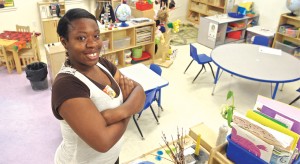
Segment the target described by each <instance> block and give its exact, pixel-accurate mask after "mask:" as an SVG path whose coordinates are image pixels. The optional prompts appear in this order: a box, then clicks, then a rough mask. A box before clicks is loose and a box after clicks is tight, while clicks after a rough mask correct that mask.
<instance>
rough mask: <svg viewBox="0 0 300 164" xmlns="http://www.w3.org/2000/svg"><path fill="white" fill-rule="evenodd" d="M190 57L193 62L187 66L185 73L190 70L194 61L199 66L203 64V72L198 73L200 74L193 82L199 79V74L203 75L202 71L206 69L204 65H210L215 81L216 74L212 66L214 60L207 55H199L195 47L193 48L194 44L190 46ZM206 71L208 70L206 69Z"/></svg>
mask: <svg viewBox="0 0 300 164" xmlns="http://www.w3.org/2000/svg"><path fill="white" fill-rule="evenodd" d="M190 56H191V57H192V61H191V62H190V64H189V65H188V66H187V68H186V69H185V71H184V73H185V72H186V71H187V70H188V68H189V67H190V66H191V64H192V63H193V61H194V60H195V61H196V62H197V63H198V64H201V65H202V67H201V70H200V71H199V72H198V74H197V75H196V77H195V78H194V80H193V82H192V83H194V81H195V80H196V79H197V77H198V76H199V74H200V73H201V71H202V70H203V68H204V69H205V66H204V64H208V65H209V67H210V69H211V73H212V75H213V77H214V79H215V73H214V70H213V69H212V66H211V64H210V62H212V59H211V58H210V57H209V56H207V55H206V54H198V52H197V48H196V47H195V46H193V45H192V44H190ZM205 70H206V69H205Z"/></svg>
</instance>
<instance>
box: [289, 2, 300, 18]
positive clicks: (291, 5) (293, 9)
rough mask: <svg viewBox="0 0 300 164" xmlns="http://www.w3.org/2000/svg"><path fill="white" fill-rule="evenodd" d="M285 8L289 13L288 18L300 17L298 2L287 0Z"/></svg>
mask: <svg viewBox="0 0 300 164" xmlns="http://www.w3.org/2000/svg"><path fill="white" fill-rule="evenodd" d="M286 7H287V8H288V9H289V10H290V11H291V13H290V14H289V15H290V16H296V15H298V16H299V15H300V0H287V1H286ZM297 11H298V13H297ZM296 13H297V14H296Z"/></svg>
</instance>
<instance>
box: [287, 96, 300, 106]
mask: <svg viewBox="0 0 300 164" xmlns="http://www.w3.org/2000/svg"><path fill="white" fill-rule="evenodd" d="M299 99H300V96H298V97H297V98H295V100H293V101H292V102H290V103H289V105H292V104H293V103H294V102H296V101H298V100H299Z"/></svg>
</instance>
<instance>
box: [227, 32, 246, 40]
mask: <svg viewBox="0 0 300 164" xmlns="http://www.w3.org/2000/svg"><path fill="white" fill-rule="evenodd" d="M241 36H242V31H233V32H229V33H227V37H228V38H232V39H238V40H239V39H241Z"/></svg>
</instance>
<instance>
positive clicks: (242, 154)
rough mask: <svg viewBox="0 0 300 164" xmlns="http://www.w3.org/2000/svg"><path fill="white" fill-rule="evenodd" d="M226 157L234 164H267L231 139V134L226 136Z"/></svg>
mask: <svg viewBox="0 0 300 164" xmlns="http://www.w3.org/2000/svg"><path fill="white" fill-rule="evenodd" d="M227 141H228V146H227V152H226V155H227V158H228V159H230V160H231V161H232V162H234V163H236V164H254V163H255V164H267V162H265V161H264V160H262V159H260V158H258V157H256V156H255V155H254V154H252V153H250V152H249V151H247V150H246V149H244V148H242V147H241V146H239V145H238V144H236V143H234V142H233V141H232V140H231V135H229V136H227Z"/></svg>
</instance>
